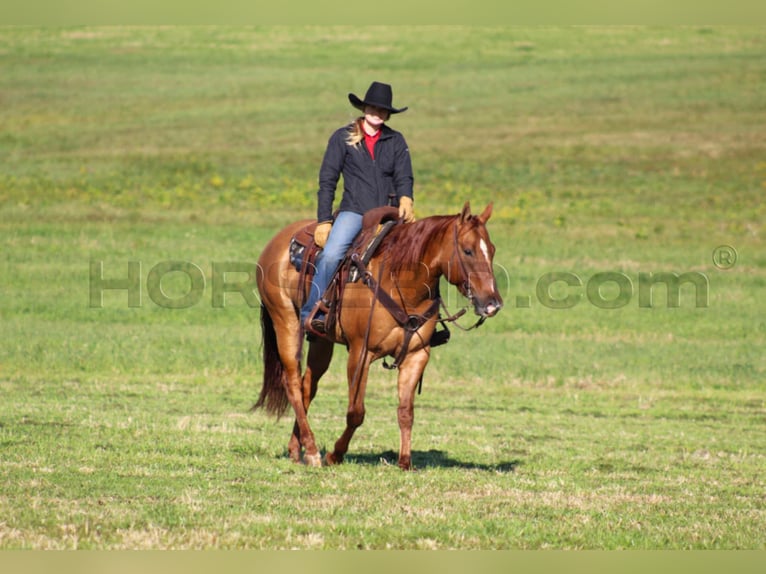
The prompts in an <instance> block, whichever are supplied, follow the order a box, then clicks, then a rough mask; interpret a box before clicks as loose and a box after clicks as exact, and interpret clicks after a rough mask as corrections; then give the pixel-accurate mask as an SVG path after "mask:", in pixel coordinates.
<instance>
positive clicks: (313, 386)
mask: <svg viewBox="0 0 766 574" xmlns="http://www.w3.org/2000/svg"><path fill="white" fill-rule="evenodd" d="M333 349H334V345H333V343H331V342H330V341H328V340H326V339H316V340H314V341H312V342H311V343H310V345H309V351H308V354H307V357H306V371H305V372H304V373H303V378H302V380H301V392H302V394H303V408H304V410H305V411H306V413H308V410H309V406H310V405H311V401H312V400H314V396H316V393H317V386H318V383H319V379H320V378H321V377H322V375H324V374H325V372H326V371H327V368H328V367H329V366H330V361H332V352H333ZM287 450H288V452H289V454H290V458H291V459H292V460H294V461H295V462H300V460H301V433H300V425H299V424H298V419H297V418H296V419H295V424H294V425H293V434H292V436H291V437H290V442H289V444H288V445H287Z"/></svg>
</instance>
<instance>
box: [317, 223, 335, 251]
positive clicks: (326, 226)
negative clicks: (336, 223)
mask: <svg viewBox="0 0 766 574" xmlns="http://www.w3.org/2000/svg"><path fill="white" fill-rule="evenodd" d="M330 229H332V222H331V221H323V222H321V223H319V224H318V225H317V228H316V229H315V230H314V243H316V244H317V245H318V246H319V247H324V246H325V244H326V243H327V238H328V237H329V235H330Z"/></svg>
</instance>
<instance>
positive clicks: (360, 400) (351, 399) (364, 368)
mask: <svg viewBox="0 0 766 574" xmlns="http://www.w3.org/2000/svg"><path fill="white" fill-rule="evenodd" d="M363 355H364V356H363V357H361V358H360V350H359V349H358V348H357V349H354V348H353V347H352V348H351V349H350V351H349V360H348V367H347V371H348V411H347V412H346V429H345V430H344V431H343V434H342V435H341V436H340V438H339V439H338V440H337V442H336V443H335V449H334V450H333V452H331V453H330V452H328V453H327V454H326V455H325V462H327V464H340V463H341V462H343V456H344V455H345V454H346V453H347V452H348V445H349V443H350V442H351V437H353V436H354V431H356V429H357V428H359V427H360V426H361V425H362V423H363V422H364V412H365V411H364V394H365V391H366V390H367V374H368V372H369V370H370V362H371V361H372V354H371V353H369V352H367V351H365V352H364V353H363Z"/></svg>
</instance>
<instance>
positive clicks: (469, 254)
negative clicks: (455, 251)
mask: <svg viewBox="0 0 766 574" xmlns="http://www.w3.org/2000/svg"><path fill="white" fill-rule="evenodd" d="M463 253H465V254H466V255H467V256H468V257H473V249H463Z"/></svg>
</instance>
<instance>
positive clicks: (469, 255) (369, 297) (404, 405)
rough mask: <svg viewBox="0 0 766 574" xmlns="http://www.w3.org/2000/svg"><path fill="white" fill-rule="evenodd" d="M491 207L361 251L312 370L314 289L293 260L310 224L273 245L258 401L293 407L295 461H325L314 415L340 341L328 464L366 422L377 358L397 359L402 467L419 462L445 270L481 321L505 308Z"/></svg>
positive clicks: (264, 295)
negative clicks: (342, 352)
mask: <svg viewBox="0 0 766 574" xmlns="http://www.w3.org/2000/svg"><path fill="white" fill-rule="evenodd" d="M491 214H492V203H490V204H489V205H487V207H486V208H485V209H484V211H482V213H481V214H480V215H473V214H471V209H470V203H469V202H466V203H465V205H464V206H463V209H462V210H461V212H460V213H458V214H457V215H435V216H431V217H426V218H423V219H420V220H418V221H415V222H411V223H403V222H399V223H398V224H397V225H395V226H393V228H392V229H391V230H390V231H389V232H388V234H387V235H386V236H385V237H384V238H383V239H382V241H381V243H380V245H379V247H378V248H377V250H376V252H375V254H374V255H373V256H372V257H371V259H369V261H368V263H367V264H366V265H365V264H364V263H361V262H360V261H358V258H357V266H359V267H360V269H361V271H362V272H363V274H364V277H365V278H366V280H365V281H358V282H356V283H350V282H349V283H347V284H346V285H345V288H344V289H343V292H342V298H341V299H340V301H339V310H338V314H337V320H336V321H335V322H334V325H333V327H332V328H329V329H328V330H329V332H328V333H327V334H326V335H325V336H309V337H308V341H309V347H308V352H307V354H306V368H305V371H304V372H301V358H302V348H303V340H304V336H305V332H304V329H303V326H302V325H301V322H300V319H299V312H300V307H301V304H302V302H303V300H304V295H305V291H304V288H305V286H304V285H300V283H301V280H302V279H303V280H304V281H305V278H304V277H302V275H301V273H299V272H298V270H297V269H296V268H295V267H294V266H293V265H292V264H291V262H290V258H289V245H290V242H291V238H293V237H294V236H295V234H296V233H297V232H298V231H299V230H301V229H302V228H304V227H305V226H306V225H307V223H309V222H307V221H298V222H295V223H293V224H291V225H288V226H287V227H285V228H284V229H282V230H281V231H279V232H278V233H277V234H276V235H275V236H274V237H273V238H272V239H271V241H270V242H269V243H268V244H267V245H266V246H265V247H264V249H263V251H262V252H261V255H260V257H259V259H258V266H257V270H258V272H257V278H256V283H257V288H258V291H259V295H260V299H261V328H262V349H263V362H264V374H263V386H262V388H261V393H260V396H259V399H258V402H257V403H256V404H255V406H254V407H253V409H257V408H261V407H263V408H265V410H266V412H267V413H269V414H273V415H276V416H277V417H279V416H281V415H282V414H284V412H285V411H286V410H287V407H288V406H291V407H292V410H293V411H294V414H295V423H294V425H293V431H292V435H291V437H290V440H289V442H288V447H287V448H288V455H289V457H290V459H292V460H293V461H295V462H300V461H301V451H303V462H304V464H306V465H308V466H321V465H322V459H321V456H320V453H319V449H318V448H317V444H316V441H315V437H314V433H313V432H312V430H311V427H310V425H309V421H308V417H307V413H308V410H309V406H310V405H311V401H312V399H313V398H314V397H315V395H316V392H317V387H318V383H319V380H320V378H321V377H322V375H323V374H324V373H325V372H326V371H327V368H328V367H329V365H330V362H331V360H332V356H333V349H334V346H335V345H336V344H338V343H340V344H344V345H346V347H347V349H348V362H347V367H346V371H347V376H348V410H347V412H346V427H345V430H344V431H343V433H342V435H341V436H340V438H339V439H338V440H337V442H336V443H335V446H334V449H333V450H332V451H328V452H327V453H326V455H325V458H324V461H325V464H327V465H333V464H339V463H341V462H342V461H343V458H344V455H346V453H347V452H348V447H349V443H350V441H351V438H352V437H353V435H354V432H355V431H356V429H357V428H358V427H359V426H360V425H361V424H362V423H363V421H364V416H365V406H364V397H365V392H366V388H367V376H368V372H369V369H370V365H371V364H372V363H373V362H374V361H377V360H378V359H385V358H389V357H395V358H396V362H395V367H396V368H398V376H397V388H398V398H399V404H398V410H397V418H398V423H399V429H400V444H399V459H398V466H399V467H400V468H401V469H403V470H410V469H411V468H412V458H411V439H412V426H413V420H414V401H415V391H416V388H417V387H418V386H419V382H420V381H421V379H422V375H423V371H424V369H425V367H426V364H427V363H428V360H429V358H430V354H431V342H432V336H433V335H434V332H435V330H436V326H437V322H438V321H439V320H440V319H441V318H440V316H439V313H438V303H439V301H440V297H439V281H440V278H441V277H442V276H443V277H445V278H446V280H447V281H448V282H449V283H450V284H452V285H455V286H456V287H457V289H458V291H459V292H460V293H461V294H462V295H463V296H465V297H466V298H467V299H468V300H469V301H470V302H471V303H472V304H473V309H474V312H475V313H476V315H478V316H479V319H478V321H479V322H483V321H484V319H486V318H488V317H492V316H494V315H496V314H497V313H498V311H500V309H501V308H502V306H503V301H502V297H501V296H500V293H499V292H498V288H497V282H496V280H495V276H494V272H493V268H492V261H493V257H494V254H495V246H494V245H493V243H492V241H491V240H490V237H489V233H488V231H487V228H486V223H487V220H489V218H490V215H491ZM384 303H385V304H384ZM397 306H398V308H397ZM328 327H330V325H328ZM437 333H438V332H437ZM384 365H385V362H384Z"/></svg>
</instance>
